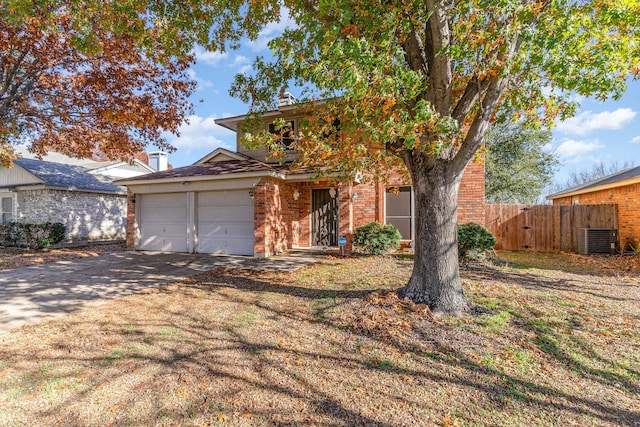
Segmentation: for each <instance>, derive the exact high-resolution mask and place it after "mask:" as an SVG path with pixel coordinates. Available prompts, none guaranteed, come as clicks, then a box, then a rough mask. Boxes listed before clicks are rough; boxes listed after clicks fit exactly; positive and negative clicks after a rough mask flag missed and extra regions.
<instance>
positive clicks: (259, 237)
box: [253, 178, 299, 256]
mask: <svg viewBox="0 0 640 427" xmlns="http://www.w3.org/2000/svg"><path fill="white" fill-rule="evenodd" d="M294 188H295V186H294V185H292V184H286V183H284V182H282V181H281V180H277V179H274V178H264V179H263V180H261V181H260V182H259V183H258V185H256V186H255V188H254V195H253V198H254V202H253V203H254V246H253V251H254V254H255V255H256V256H270V255H274V254H278V253H282V252H285V251H286V250H287V248H291V247H293V246H297V241H298V233H299V220H298V215H297V212H298V211H299V207H298V204H299V203H298V201H296V200H295V199H294V197H293V190H294Z"/></svg>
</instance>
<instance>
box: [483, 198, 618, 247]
mask: <svg viewBox="0 0 640 427" xmlns="http://www.w3.org/2000/svg"><path fill="white" fill-rule="evenodd" d="M485 213H486V216H485V222H486V223H485V227H487V229H489V231H491V232H492V233H493V234H494V235H495V236H496V239H497V240H498V242H497V243H496V249H505V250H513V251H535V252H560V251H564V252H577V251H578V230H579V229H581V228H614V229H617V228H618V207H617V205H567V206H560V205H486V212H485Z"/></svg>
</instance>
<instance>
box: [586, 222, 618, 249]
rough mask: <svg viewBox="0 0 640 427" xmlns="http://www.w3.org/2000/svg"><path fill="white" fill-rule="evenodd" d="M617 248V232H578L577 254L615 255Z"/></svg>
mask: <svg viewBox="0 0 640 427" xmlns="http://www.w3.org/2000/svg"><path fill="white" fill-rule="evenodd" d="M617 246H618V230H614V229H611V228H581V229H579V230H578V252H579V253H581V254H584V255H590V254H615V253H616V248H617Z"/></svg>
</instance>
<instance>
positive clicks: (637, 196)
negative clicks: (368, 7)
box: [547, 166, 640, 250]
mask: <svg viewBox="0 0 640 427" xmlns="http://www.w3.org/2000/svg"><path fill="white" fill-rule="evenodd" d="M547 200H552V201H553V204H554V205H571V204H573V205H578V204H580V205H601V204H616V205H618V227H619V230H618V232H619V235H620V243H621V245H622V246H623V249H625V248H624V245H625V244H626V243H627V242H629V243H631V244H632V245H633V247H634V248H635V249H636V250H637V249H639V248H640V247H639V246H638V244H639V243H640V166H637V167H634V168H630V169H626V170H623V171H621V172H616V173H614V174H611V175H608V176H605V177H604V178H599V179H596V180H593V181H590V182H587V183H586V184H582V185H579V186H576V187H572V188H569V189H566V190H563V191H561V192H559V193H555V194H552V195H550V196H547Z"/></svg>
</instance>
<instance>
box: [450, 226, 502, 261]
mask: <svg viewBox="0 0 640 427" xmlns="http://www.w3.org/2000/svg"><path fill="white" fill-rule="evenodd" d="M495 244H496V238H495V236H494V235H493V234H491V232H490V231H489V230H487V229H486V228H484V227H483V226H481V225H480V224H476V223H475V222H469V223H467V224H459V225H458V256H459V257H460V258H467V257H469V256H470V255H471V254H472V253H474V252H479V251H487V250H490V249H492V248H493V245H495Z"/></svg>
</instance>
